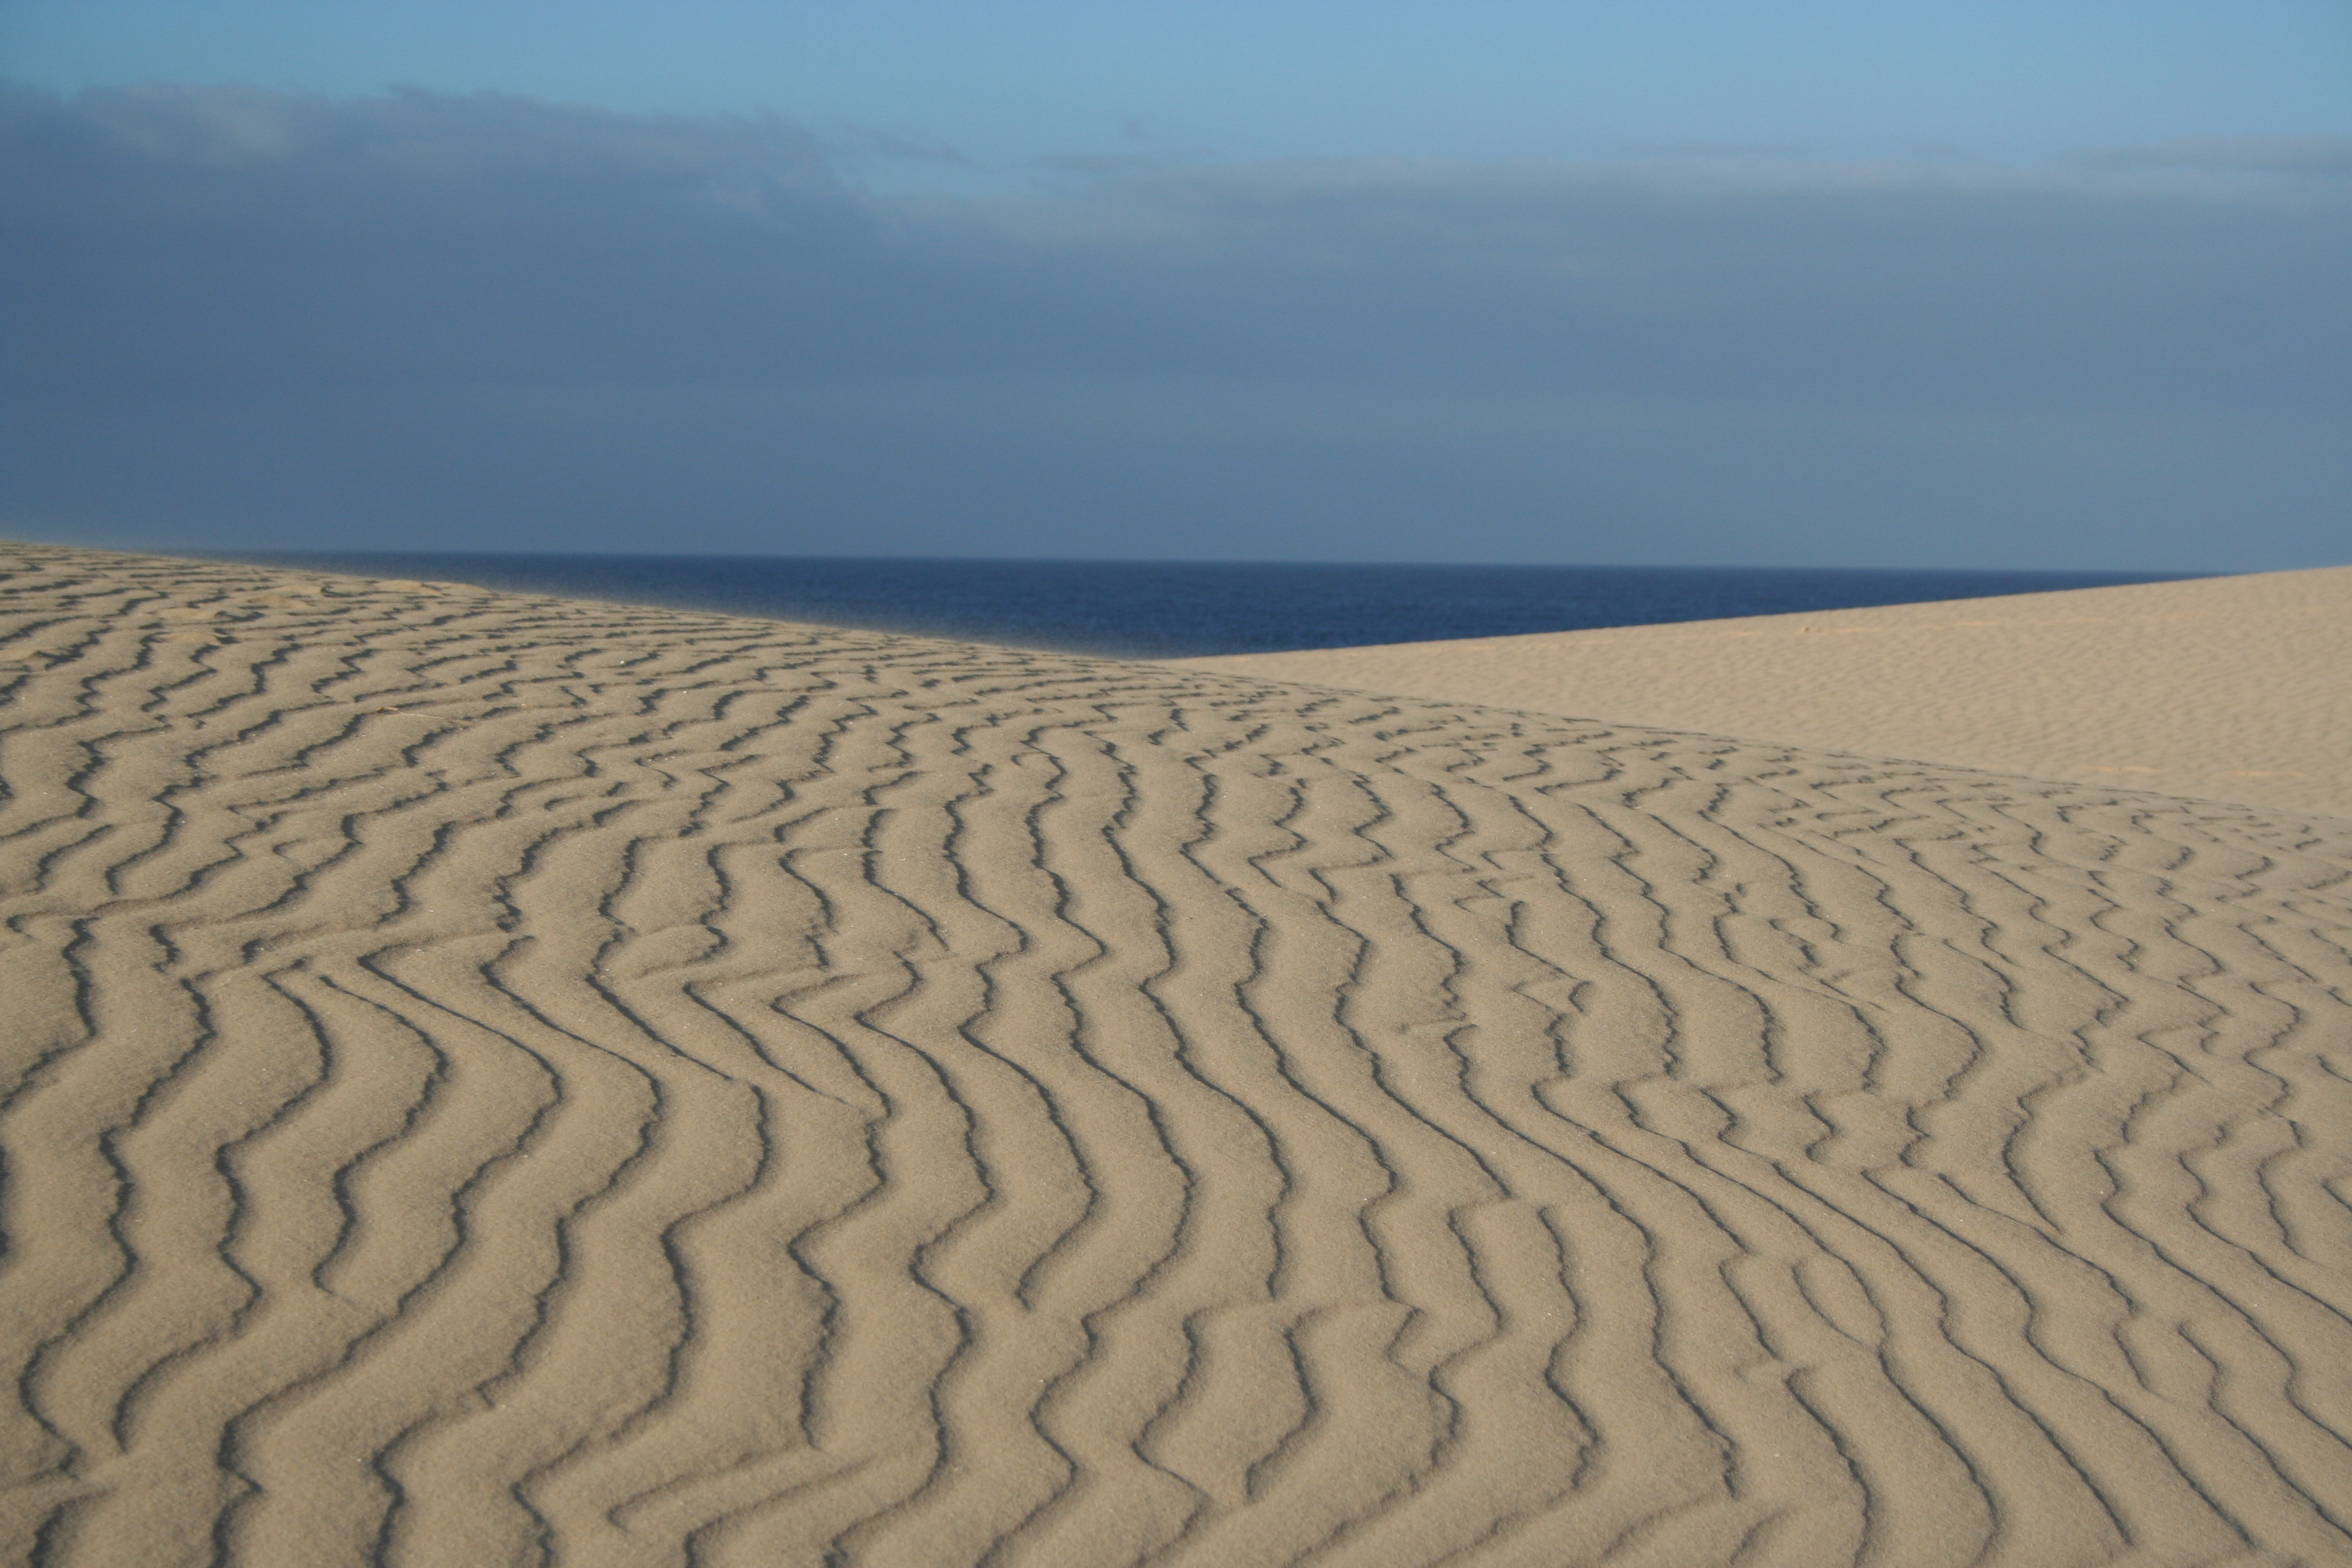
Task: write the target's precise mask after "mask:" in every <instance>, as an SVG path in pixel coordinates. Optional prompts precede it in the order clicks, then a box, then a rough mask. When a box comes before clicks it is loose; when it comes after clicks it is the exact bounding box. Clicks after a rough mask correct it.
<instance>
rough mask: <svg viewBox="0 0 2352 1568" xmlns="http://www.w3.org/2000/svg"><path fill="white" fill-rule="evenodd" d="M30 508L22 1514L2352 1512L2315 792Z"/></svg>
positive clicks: (946, 1557)
mask: <svg viewBox="0 0 2352 1568" xmlns="http://www.w3.org/2000/svg"><path fill="white" fill-rule="evenodd" d="M0 565H5V568H6V569H7V571H8V573H9V574H8V576H7V577H6V579H5V582H0V608H5V615H6V619H5V623H0V634H5V640H0V663H5V669H0V678H5V679H6V680H7V681H8V682H9V685H8V687H7V690H8V692H9V703H8V706H7V708H6V710H5V715H0V720H5V725H6V728H5V733H0V778H5V784H6V786H7V792H8V793H7V797H6V799H5V803H0V846H5V853H6V857H7V858H6V862H5V865H6V869H5V879H0V889H5V906H0V907H5V916H6V920H5V928H0V929H5V940H6V946H5V951H0V987H4V988H5V997H6V998H7V1009H8V1011H7V1020H8V1022H7V1028H6V1032H5V1038H6V1041H7V1056H6V1059H5V1078H0V1081H4V1082H5V1084H6V1085H7V1090H6V1094H7V1098H6V1099H5V1116H4V1117H0V1150H5V1159H6V1166H5V1171H6V1180H7V1185H6V1189H5V1211H0V1220H5V1230H6V1237H7V1244H8V1250H7V1253H6V1255H5V1268H0V1335H5V1342H6V1348H5V1359H6V1361H7V1363H8V1364H9V1365H10V1366H11V1367H12V1368H14V1369H15V1376H16V1398H15V1399H14V1400H12V1401H7V1402H5V1406H0V1407H5V1412H6V1421H5V1432H0V1467H5V1476H6V1478H7V1480H8V1483H9V1485H8V1489H7V1490H6V1492H5V1499H6V1510H5V1547H4V1548H0V1551H5V1554H6V1556H7V1559H8V1560H9V1561H25V1560H26V1559H31V1560H34V1561H37V1562H42V1563H77V1564H140V1565H148V1564H155V1565H166V1564H194V1563H215V1562H226V1563H239V1564H304V1565H317V1564H343V1563H399V1564H419V1565H474V1564H503V1563H564V1564H623V1563H631V1564H634V1563H646V1564H677V1563H698V1564H737V1563H742V1564H765V1565H773V1564H818V1563H862V1564H907V1565H922V1568H929V1565H934V1564H954V1563H979V1562H982V1561H986V1562H988V1563H1004V1564H1077V1565H1087V1568H1091V1565H1096V1564H1120V1563H1138V1562H1143V1561H1147V1560H1148V1561H1151V1562H1154V1563H1185V1564H1204V1565H1250V1564H1272V1563H1296V1562H1302V1561H1308V1560H1312V1561H1315V1562H1318V1563H1342V1564H1349V1565H1357V1564H1361V1565H1364V1568H1389V1565H1400V1568H1402V1565H1406V1564H1423V1563H1441V1562H1443V1563H1478V1564H1496V1565H1500V1564H1524V1565H1528V1568H1567V1565H1577V1564H1600V1563H1606V1564H1612V1565H1623V1568H1634V1565H1650V1568H1694V1565H1704V1564H1732V1563H1738V1564H1742V1565H1744V1568H1756V1565H1774V1568H1777V1565H1787V1568H1822V1565H1829V1564H1843V1563H1875V1564H1886V1565H1890V1568H1943V1565H1951V1568H1958V1565H1962V1564H1994V1563H1999V1564H2014V1565H2019V1568H2068V1565H2073V1564H2092V1563H2134V1564H2158V1563H2163V1564H2189V1563H2202V1564H2245V1565H2252V1564H2257V1563H2263V1564H2277V1563H2315V1564H2317V1563H2347V1562H2352V1447H2347V1440H2346V1438H2347V1434H2352V1317H2347V1312H2352V1210H2348V1209H2347V1202H2346V1198H2347V1192H2352V1188H2347V1181H2352V995H2347V981H2348V980H2352V951H2347V942H2352V876H2348V875H2347V873H2352V821H2346V820H2343V819H2340V818H2336V817H2329V816H2298V815H2296V814H2295V813H2294V811H2292V810H2288V809H2285V808H2284V807H2279V806H2264V807H2257V806H2252V805H2244V804H2235V803H2231V802H2227V801H2217V800H2213V799H2190V798H2182V797H2179V796H2172V795H2157V794H2136V793H2132V792H2129V791H2125V790H2118V789H2116V788H2115V787H2112V785H2111V784H2080V783H2070V782H2064V781H2053V780H2040V779H2034V778H2030V777H2021V776H2013V775H2007V774H2001V773H1991V772H1983V771H1971V770H1969V769H1964V768H1956V767H1950V766H1941V765H1936V764H1931V763H1902V762H1888V761H1883V760H1878V759H1874V758H1872V757H1868V756H1864V755H1858V754H1853V753H1851V752H1827V751H1813V750H1807V749H1805V748H1803V747H1801V746H1794V745H1787V744H1778V743H1772V742H1761V741H1731V740H1723V739H1716V738H1710V737H1707V736H1704V735H1696V734H1682V733H1673V732H1668V731H1659V730H1645V729H1640V728H1635V727H1632V726H1628V725H1624V724H1614V723H1602V722H1595V721H1578V720H1573V719H1568V718H1552V717H1547V716H1543V715H1541V714H1536V713H1528V712H1511V711H1503V710H1495V709H1481V708H1476V707H1472V706H1467V705H1461V704H1454V705H1446V704H1437V703H1430V702H1425V701H1421V700H1408V699H1390V698H1383V697H1379V696H1374V695H1368V694H1361V693H1352V692H1346V691H1339V690H1334V689H1312V688H1304V687H1298V686H1292V685H1286V684H1283V683H1282V682H1279V681H1276V680H1270V679H1262V678H1259V677H1256V676H1254V675H1249V674H1245V673H1244V674H1234V673H1221V672H1215V671H1208V670H1201V669H1186V668H1170V667H1166V666H1156V665H1143V664H1122V663H1117V662H1111V661H1106V660H1092V659H1084V658H1067V657H1062V656H1055V655H1042V654H1031V653H1023V652H1017V651H1013V650H1008V649H1002V648H992V647H979V646H968V645H959V644H952V643H946V642H937V641H929V640H923V639H918V638H910V637H889V636H883V635H878V634H867V633H860V632H845V631H833V630H824V629H819V628H812V627H802V626H783V625H776V624H772V623H765V622H759V621H751V620H737V619H728V618H724V617H719V616H698V615H690V614H683V613H677V612H671V611H662V610H652V609H636V608H627V607H621V606H612V605H580V604H567V603H563V602H561V601H555V600H547V599H533V598H525V597H519V596H513V595H497V594H490V593H485V592H479V591H476V590H470V589H457V588H436V587H435V586H433V585H430V584H400V583H388V582H369V581H364V580H359V579H351V578H332V577H324V576H310V575H303V574H292V573H283V572H269V571H262V570H258V569H254V568H248V567H240V566H225V565H210V564H198V563H186V562H175V561H165V560H157V559H147V558H140V557H131V556H116V555H105V554H100V553H96V552H76V551H68V550H58V549H47V548H33V547H15V548H12V549H10V550H8V551H7V552H5V558H0ZM2124 592H2126V593H2141V592H2147V590H2137V589H2134V590H2125V591H2124ZM1856 613H1857V614H1884V612H1856ZM2337 678H2338V679H2341V677H2340V674H2339V676H2338V677H2337ZM2213 679H2216V680H2217V681H2218V680H2221V679H2224V676H2223V675H2222V674H2221V673H2216V674H2215V675H2214V677H2213ZM2250 700H2253V699H2252V698H2250ZM2262 700H2267V699H2266V698H2264V699H2262ZM2216 744H2221V742H2216Z"/></svg>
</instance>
